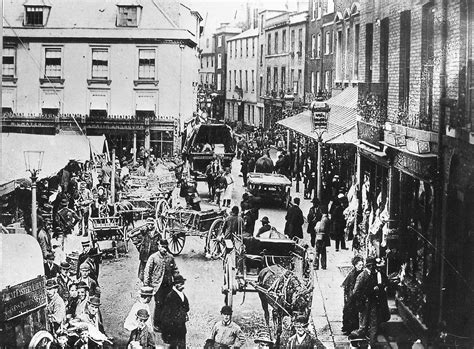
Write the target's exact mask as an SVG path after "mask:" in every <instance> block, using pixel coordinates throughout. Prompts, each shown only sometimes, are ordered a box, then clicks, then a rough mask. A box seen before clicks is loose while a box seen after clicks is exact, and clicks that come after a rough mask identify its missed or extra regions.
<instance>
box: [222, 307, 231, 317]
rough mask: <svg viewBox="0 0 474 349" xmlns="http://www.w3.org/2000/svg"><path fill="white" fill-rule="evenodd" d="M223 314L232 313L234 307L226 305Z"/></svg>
mask: <svg viewBox="0 0 474 349" xmlns="http://www.w3.org/2000/svg"><path fill="white" fill-rule="evenodd" d="M221 314H223V315H232V308H231V307H229V306H228V305H224V306H223V307H222V309H221Z"/></svg>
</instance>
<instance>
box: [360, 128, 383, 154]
mask: <svg viewBox="0 0 474 349" xmlns="http://www.w3.org/2000/svg"><path fill="white" fill-rule="evenodd" d="M382 135H383V130H382V128H381V127H379V126H377V125H372V124H369V123H366V122H363V121H357V138H358V139H360V140H362V141H364V142H366V143H369V144H371V145H373V146H374V147H376V148H380V143H379V142H380V141H381V140H382Z"/></svg>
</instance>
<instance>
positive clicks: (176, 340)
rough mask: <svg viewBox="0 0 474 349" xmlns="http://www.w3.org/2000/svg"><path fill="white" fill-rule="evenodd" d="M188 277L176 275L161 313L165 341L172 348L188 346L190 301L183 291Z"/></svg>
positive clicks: (183, 348) (181, 348)
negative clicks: (187, 331)
mask: <svg viewBox="0 0 474 349" xmlns="http://www.w3.org/2000/svg"><path fill="white" fill-rule="evenodd" d="M185 281H186V279H185V278H184V277H183V276H182V275H179V274H178V275H176V276H175V278H174V280H173V288H172V290H171V292H170V293H168V295H167V296H166V298H165V302H164V306H163V311H162V313H161V328H162V338H163V341H164V342H165V343H167V344H169V345H170V347H171V348H180V349H185V348H186V321H188V312H189V302H188V298H187V297H186V296H185V294H184V293H183V289H184V282H185Z"/></svg>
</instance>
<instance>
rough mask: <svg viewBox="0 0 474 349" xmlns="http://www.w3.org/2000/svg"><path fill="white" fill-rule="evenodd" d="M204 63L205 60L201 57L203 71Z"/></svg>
mask: <svg viewBox="0 0 474 349" xmlns="http://www.w3.org/2000/svg"><path fill="white" fill-rule="evenodd" d="M203 61H204V58H202V57H201V69H202V68H204V63H203Z"/></svg>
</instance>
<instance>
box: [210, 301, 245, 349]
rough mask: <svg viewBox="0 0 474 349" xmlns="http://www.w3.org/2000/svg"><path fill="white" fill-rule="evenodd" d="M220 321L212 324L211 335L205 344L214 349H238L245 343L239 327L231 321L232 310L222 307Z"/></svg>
mask: <svg viewBox="0 0 474 349" xmlns="http://www.w3.org/2000/svg"><path fill="white" fill-rule="evenodd" d="M221 315H222V320H221V321H218V322H216V323H215V324H214V326H213V327H212V330H211V335H210V336H209V339H208V340H207V341H206V343H213V344H214V347H219V345H221V346H222V347H225V348H227V347H229V348H230V347H232V348H240V347H242V346H243V345H244V343H245V336H244V333H243V332H242V330H241V328H240V326H239V325H237V324H236V323H235V322H233V321H232V308H231V307H230V306H228V305H224V306H223V307H222V309H221Z"/></svg>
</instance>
